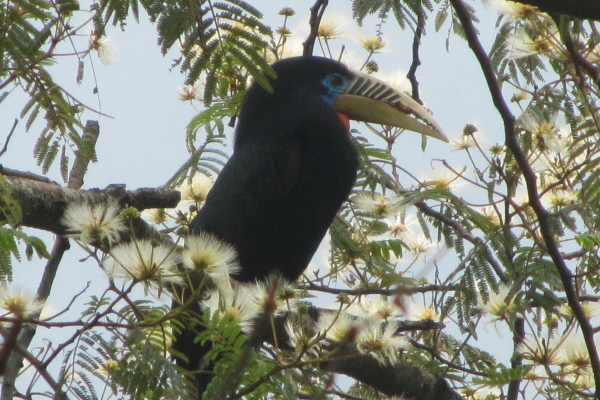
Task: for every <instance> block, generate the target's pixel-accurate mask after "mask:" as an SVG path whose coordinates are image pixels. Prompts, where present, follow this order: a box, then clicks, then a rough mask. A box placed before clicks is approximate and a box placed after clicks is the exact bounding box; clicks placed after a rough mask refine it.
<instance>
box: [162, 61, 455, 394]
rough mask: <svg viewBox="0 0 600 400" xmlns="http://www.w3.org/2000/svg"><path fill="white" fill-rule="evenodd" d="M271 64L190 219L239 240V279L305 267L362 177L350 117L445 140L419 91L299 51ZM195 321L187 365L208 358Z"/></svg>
mask: <svg viewBox="0 0 600 400" xmlns="http://www.w3.org/2000/svg"><path fill="white" fill-rule="evenodd" d="M272 67H273V70H274V71H275V73H276V78H275V79H271V80H270V82H271V85H272V88H273V90H272V92H270V91H267V90H265V89H264V88H263V87H261V86H260V85H259V84H258V83H253V84H252V85H251V86H250V88H249V89H248V92H247V94H246V96H245V98H244V100H243V102H242V104H241V107H240V111H239V118H238V125H237V128H236V132H235V141H234V148H233V154H232V156H231V158H230V159H229V161H228V162H227V164H226V165H225V166H224V167H223V170H222V171H221V173H220V174H219V176H218V178H217V180H216V181H215V184H214V186H213V188H212V189H211V191H210V193H209V194H208V196H207V199H206V202H205V204H204V205H203V206H202V208H201V209H200V210H199V212H198V214H197V216H196V217H195V218H194V219H193V221H192V222H191V223H190V234H191V235H194V234H199V233H201V232H209V233H212V234H213V235H215V236H216V237H218V238H219V239H221V240H223V241H224V242H226V243H229V244H231V245H233V246H234V247H235V249H236V250H237V253H238V261H239V265H240V270H239V272H238V273H236V275H235V276H234V278H235V279H236V280H238V281H241V282H250V281H255V280H263V279H266V277H267V276H269V275H271V274H273V273H277V274H279V275H280V276H281V277H283V278H284V279H286V280H288V281H295V280H297V279H298V278H299V277H300V275H301V274H302V273H303V272H304V270H305V269H306V267H307V265H308V263H309V261H310V260H311V258H312V256H313V254H314V252H315V251H316V249H317V247H318V246H319V244H320V242H321V241H322V239H323V237H324V235H325V233H326V232H327V229H328V227H329V225H330V224H331V222H332V221H333V219H334V217H335V215H336V213H337V211H338V210H339V208H340V206H341V205H342V203H343V202H344V201H345V200H346V199H347V198H348V195H349V194H350V191H351V190H352V187H353V185H354V182H355V180H356V175H357V169H358V166H359V165H358V164H359V161H358V154H357V150H356V148H355V146H354V144H353V141H352V138H351V136H350V130H349V121H348V120H349V119H353V120H358V121H366V122H373V123H379V124H385V125H392V126H397V127H402V128H406V129H409V130H413V131H416V132H419V133H422V134H425V135H428V136H432V137H434V138H437V139H441V140H444V141H447V139H446V137H445V136H444V134H443V133H442V130H441V128H440V127H439V126H438V125H437V123H436V122H435V121H434V120H433V118H432V117H431V116H430V114H429V112H428V111H427V110H425V109H424V108H423V107H421V106H420V105H419V104H418V103H417V102H416V101H414V100H413V99H412V98H410V97H408V96H407V95H405V94H402V93H400V92H398V91H397V90H395V89H393V88H391V87H389V86H387V85H386V84H385V83H383V82H381V81H378V80H376V79H374V78H373V77H370V76H368V75H366V74H363V73H360V72H353V71H350V70H349V69H348V68H346V67H345V66H344V65H342V64H341V63H339V62H336V61H333V60H330V59H326V58H320V57H295V58H287V59H283V60H280V61H278V62H276V63H274V64H273V65H272ZM191 308H192V309H191V310H190V311H192V312H199V311H200V309H199V307H198V306H194V307H191ZM194 308H195V309H194ZM200 314H201V313H200ZM195 329H196V330H198V329H202V328H201V327H198V326H196V327H195ZM196 330H194V328H193V327H186V329H185V330H183V331H182V332H180V333H178V334H176V340H175V342H174V344H173V348H174V349H175V350H176V351H178V352H180V353H182V354H184V355H185V356H186V357H187V360H182V359H179V360H178V363H179V364H180V365H182V366H183V367H185V368H186V369H187V370H189V371H199V370H202V369H204V368H205V367H206V366H205V363H206V362H205V361H203V360H202V357H203V355H204V354H205V353H206V351H207V349H206V347H203V346H201V345H199V344H198V343H194V338H195V337H196ZM205 346H206V345H205ZM209 381H210V374H207V373H204V374H202V373H199V374H197V375H196V384H197V387H198V390H199V393H198V395H199V396H200V397H201V396H202V392H203V391H204V389H205V386H206V384H207V383H208V382H209Z"/></svg>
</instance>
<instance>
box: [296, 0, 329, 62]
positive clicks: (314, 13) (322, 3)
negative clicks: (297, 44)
mask: <svg viewBox="0 0 600 400" xmlns="http://www.w3.org/2000/svg"><path fill="white" fill-rule="evenodd" d="M328 4H329V0H317V1H316V2H315V4H314V5H313V6H312V7H311V8H310V20H309V23H310V34H309V35H308V37H307V38H306V40H305V41H304V43H302V46H303V47H304V51H303V52H302V55H304V56H306V57H307V56H312V55H313V50H314V48H315V41H316V40H317V36H319V25H320V24H321V18H323V13H324V12H325V8H326V7H327V5H328Z"/></svg>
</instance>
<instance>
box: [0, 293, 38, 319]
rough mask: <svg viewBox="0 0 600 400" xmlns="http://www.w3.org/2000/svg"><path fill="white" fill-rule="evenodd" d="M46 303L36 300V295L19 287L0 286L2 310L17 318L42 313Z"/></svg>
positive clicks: (0, 305)
mask: <svg viewBox="0 0 600 400" xmlns="http://www.w3.org/2000/svg"><path fill="white" fill-rule="evenodd" d="M43 306H44V303H43V302H42V301H39V300H36V298H35V295H34V294H33V293H31V292H30V291H28V290H27V289H25V288H23V287H21V286H19V285H11V286H10V287H9V286H6V285H1V286H0V308H3V309H4V310H6V311H7V312H8V313H9V314H12V316H14V317H17V318H27V317H29V316H31V314H33V313H35V312H37V311H40V310H41V309H42V307H43Z"/></svg>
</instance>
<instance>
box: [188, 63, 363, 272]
mask: <svg viewBox="0 0 600 400" xmlns="http://www.w3.org/2000/svg"><path fill="white" fill-rule="evenodd" d="M294 61H296V60H294ZM304 61H305V64H306V66H304V65H300V66H299V65H298V62H294V63H291V64H290V63H289V61H288V62H287V63H286V62H280V63H278V64H275V65H274V69H275V72H276V73H277V75H278V76H279V77H280V79H276V80H275V81H274V82H273V87H274V93H273V94H271V93H268V92H267V91H265V90H264V89H263V88H261V87H260V86H258V85H254V86H253V87H252V88H251V89H250V90H249V91H248V94H247V97H246V101H245V102H244V103H243V105H242V108H241V112H240V116H239V125H238V127H237V132H236V139H235V145H234V152H233V155H232V157H231V158H230V160H229V161H228V163H227V165H226V166H225V167H224V168H223V170H222V172H221V174H220V175H219V177H218V178H217V180H216V182H215V185H214V187H213V189H212V190H211V192H210V193H209V195H208V197H207V199H206V203H205V204H204V205H203V207H202V208H201V209H200V211H199V212H198V215H197V216H196V218H195V219H194V221H193V222H192V224H191V229H190V232H191V234H198V233H200V232H210V233H213V234H214V235H215V236H217V237H218V238H220V239H222V240H223V241H225V242H227V243H230V244H232V245H233V246H234V247H235V248H236V250H237V252H238V257H239V263H240V267H241V269H240V272H239V273H238V274H236V276H235V278H236V279H237V280H239V281H243V282H248V281H252V280H256V279H263V278H265V277H266V276H267V275H269V274H271V273H279V274H281V275H282V276H283V277H284V278H286V279H288V280H290V281H295V280H296V279H298V277H299V276H300V275H301V274H302V272H303V271H304V270H305V268H306V266H307V265H308V263H309V261H310V259H311V257H312V255H313V253H314V252H315V251H316V249H317V247H318V246H319V243H320V242H321V240H322V239H323V236H324V235H325V233H326V232H327V228H328V227H329V225H330V224H331V222H332V220H333V218H334V217H335V214H336V212H337V211H338V210H339V208H340V206H341V204H342V203H343V202H344V200H346V199H347V197H348V194H349V193H350V191H351V190H352V186H353V185H354V181H355V179H356V171H357V168H358V156H357V153H356V149H355V147H354V144H353V143H352V140H351V137H350V134H349V131H348V128H347V126H346V125H345V124H344V123H343V121H342V120H341V119H340V117H339V116H338V115H337V113H336V112H335V110H334V109H333V108H332V107H331V105H330V104H328V102H327V100H326V98H324V95H323V93H322V92H324V91H326V88H324V87H321V88H319V87H316V88H315V87H311V86H310V83H311V82H316V83H317V84H318V85H319V86H322V85H321V80H322V79H325V77H326V75H328V74H331V73H332V72H331V67H332V66H335V67H337V68H336V71H335V72H336V73H339V74H343V75H344V76H347V77H348V79H349V78H350V77H351V75H350V73H349V72H348V70H347V69H346V68H345V67H343V66H342V65H340V64H338V63H334V62H333V61H331V60H326V59H316V58H306V59H304ZM315 61H318V62H323V63H324V64H325V65H327V66H329V67H330V68H329V69H324V70H322V69H319V68H316V66H315ZM290 65H291V66H293V67H294V69H295V72H296V73H298V72H299V73H300V74H299V75H291V74H290V73H287V72H288V71H286V68H289V67H290ZM298 67H300V68H298ZM302 67H304V68H302ZM315 71H323V72H321V74H322V76H314V72H315ZM286 78H288V79H286ZM289 78H293V79H289ZM313 86H314V83H313ZM290 88H294V89H296V90H291V91H290V90H289V89H290ZM284 89H285V90H284ZM281 92H283V93H288V92H289V93H290V94H293V96H278V95H277V94H279V93H281ZM282 97H287V98H282ZM264 110H268V114H265V112H264Z"/></svg>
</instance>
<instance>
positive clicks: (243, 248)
mask: <svg viewBox="0 0 600 400" xmlns="http://www.w3.org/2000/svg"><path fill="white" fill-rule="evenodd" d="M300 164H301V151H300V147H299V145H298V144H297V143H295V142H294V141H289V142H287V143H284V144H278V145H272V144H265V143H261V144H260V145H256V146H251V145H246V146H244V147H243V148H240V149H236V151H235V152H234V154H233V156H232V157H231V158H230V160H229V161H228V163H227V164H226V165H225V167H224V168H223V170H222V171H221V173H220V174H219V177H218V178H217V180H216V182H215V185H214V186H213V188H212V190H211V191H210V193H209V195H208V198H207V200H206V203H205V204H204V206H203V207H202V208H201V209H200V211H199V213H198V215H197V216H196V218H195V220H194V221H193V222H192V226H191V233H192V234H195V233H199V232H201V231H205V232H211V233H213V234H215V235H216V236H217V237H219V238H220V239H222V240H224V241H226V242H228V243H229V244H232V245H234V247H235V248H236V250H237V251H238V255H239V257H240V262H241V264H242V269H243V271H242V274H240V275H239V276H238V278H240V279H241V280H251V279H253V278H254V277H255V276H251V275H256V276H260V275H259V274H260V271H257V270H256V268H257V267H256V265H255V264H256V263H257V261H258V260H261V259H264V257H265V256H267V255H268V252H269V251H270V249H271V246H272V244H273V241H274V240H276V237H277V235H278V234H279V232H281V230H283V229H286V227H285V226H284V225H285V224H286V218H285V214H286V213H285V209H286V208H287V207H289V206H290V204H289V201H290V199H289V197H290V194H291V193H292V191H293V190H294V188H295V187H296V186H297V180H298V179H299V169H300ZM265 267H266V268H268V267H269V266H266V265H265ZM258 268H259V269H261V267H258Z"/></svg>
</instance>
